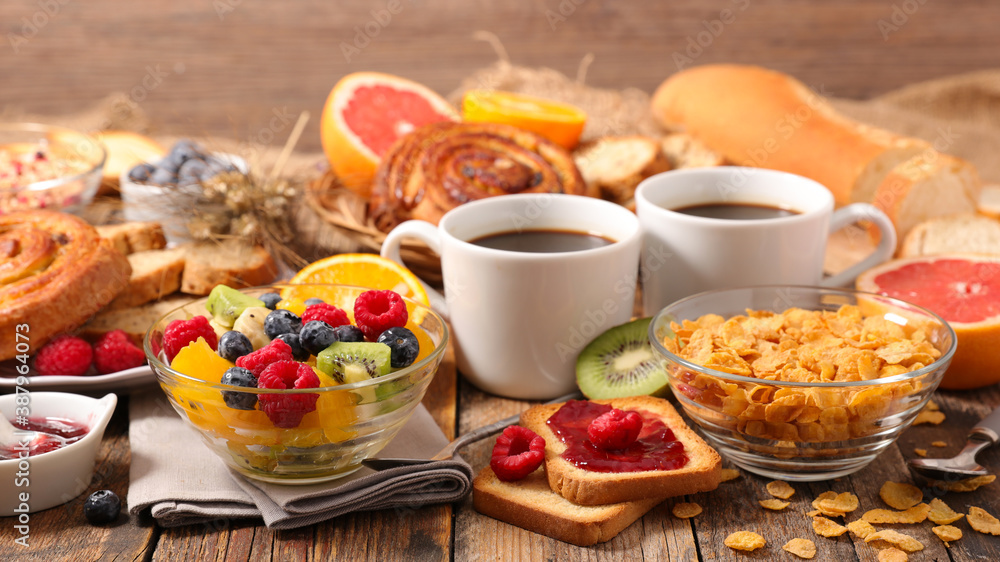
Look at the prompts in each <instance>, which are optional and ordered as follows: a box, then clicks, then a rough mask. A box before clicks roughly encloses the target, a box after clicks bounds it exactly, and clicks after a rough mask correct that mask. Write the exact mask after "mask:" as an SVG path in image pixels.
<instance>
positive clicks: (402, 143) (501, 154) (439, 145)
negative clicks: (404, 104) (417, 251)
mask: <svg viewBox="0 0 1000 562" xmlns="http://www.w3.org/2000/svg"><path fill="white" fill-rule="evenodd" d="M511 193H569V194H574V195H590V196H597V193H595V192H594V191H593V190H592V189H591V188H589V187H588V186H587V185H586V183H585V182H584V181H583V178H581V176H580V172H579V170H577V168H576V165H575V164H574V163H573V158H572V157H571V156H570V155H569V153H567V152H566V151H565V150H563V149H562V148H561V147H559V146H557V145H556V144H554V143H552V142H549V141H547V140H545V139H544V138H542V137H540V136H538V135H536V134H535V133H532V132H529V131H525V130H522V129H518V128H517V127H512V126H510V125H501V124H496V123H453V122H450V121H443V122H439V123H432V124H429V125H424V126H423V127H420V128H419V129H417V130H415V131H413V132H412V133H410V134H408V135H406V136H404V137H402V138H400V139H399V140H397V141H396V143H395V144H394V145H393V146H392V147H390V148H389V151H388V152H386V154H385V156H384V157H383V159H382V162H381V163H380V164H379V168H378V171H377V172H376V175H375V186H374V188H373V190H372V197H371V207H370V211H371V215H372V217H373V218H374V219H375V222H376V224H377V225H378V227H379V228H380V229H381V230H384V231H388V230H391V229H392V228H393V227H394V226H396V225H397V224H399V223H400V222H403V221H405V220H408V219H411V218H412V219H421V220H425V221H428V222H431V223H434V224H437V222H438V220H440V219H441V216H442V215H444V214H445V213H446V212H448V211H449V210H451V209H453V208H454V207H456V206H458V205H461V204H462V203H467V202H469V201H474V200H476V199H483V198H486V197H494V196H497V195H506V194H511Z"/></svg>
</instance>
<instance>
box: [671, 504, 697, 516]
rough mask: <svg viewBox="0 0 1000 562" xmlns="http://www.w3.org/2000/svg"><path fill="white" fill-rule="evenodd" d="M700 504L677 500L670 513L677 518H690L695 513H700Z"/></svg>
mask: <svg viewBox="0 0 1000 562" xmlns="http://www.w3.org/2000/svg"><path fill="white" fill-rule="evenodd" d="M701 511H702V509H701V506H700V505H698V504H696V503H694V502H678V503H675V504H674V507H673V509H672V510H671V513H673V514H674V517H676V518H678V519H690V518H692V517H695V516H696V515H701Z"/></svg>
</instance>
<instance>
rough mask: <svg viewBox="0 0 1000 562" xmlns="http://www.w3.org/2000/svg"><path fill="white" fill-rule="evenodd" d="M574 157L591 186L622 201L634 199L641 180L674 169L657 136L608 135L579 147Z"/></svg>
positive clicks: (603, 194)
mask: <svg viewBox="0 0 1000 562" xmlns="http://www.w3.org/2000/svg"><path fill="white" fill-rule="evenodd" d="M573 161H574V162H575V163H576V167H577V168H579V170H580V175H582V176H583V180H584V181H585V182H587V185H589V186H590V187H591V189H596V190H600V193H601V196H602V197H604V198H605V199H609V200H611V201H614V202H616V203H620V204H627V203H628V202H629V201H630V200H631V199H632V195H633V194H634V193H635V188H636V186H637V185H639V182H641V181H642V180H644V179H646V178H648V177H649V176H651V175H653V174H658V173H660V172H665V171H667V170H669V169H670V164H669V163H668V162H667V159H666V157H665V156H664V155H663V153H662V152H661V151H660V146H659V144H658V143H657V142H656V140H654V139H651V138H648V137H643V136H639V135H633V136H627V137H604V138H602V139H600V140H597V141H595V142H593V143H591V144H589V145H587V146H585V147H583V148H581V149H579V150H577V151H576V152H575V153H574V154H573Z"/></svg>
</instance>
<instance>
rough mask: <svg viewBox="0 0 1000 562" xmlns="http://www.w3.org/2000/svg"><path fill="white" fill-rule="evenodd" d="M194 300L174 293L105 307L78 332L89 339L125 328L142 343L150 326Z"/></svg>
mask: <svg viewBox="0 0 1000 562" xmlns="http://www.w3.org/2000/svg"><path fill="white" fill-rule="evenodd" d="M192 300H194V298H193V297H190V296H188V295H179V294H178V295H172V296H170V297H168V298H165V299H163V300H159V301H156V302H152V303H149V304H145V305H143V306H137V307H134V308H122V309H118V310H110V309H107V308H105V309H104V310H102V311H101V312H99V313H98V314H97V315H96V316H94V317H93V318H91V319H90V321H88V322H87V323H86V324H84V325H83V326H82V327H81V328H80V329H79V331H78V334H79V335H80V336H81V337H83V338H86V339H88V340H96V339H97V338H99V337H100V336H101V335H102V334H105V333H107V332H110V331H113V330H124V331H125V333H126V334H128V336H129V338H131V339H132V341H133V342H135V343H137V344H141V342H142V338H143V337H144V336H145V335H146V331H147V330H149V327H150V326H152V325H153V324H154V323H156V321H157V320H159V319H160V318H161V317H163V315H165V314H166V313H168V312H170V311H171V310H173V309H175V308H178V307H180V306H183V305H185V304H187V303H189V302H191V301H192Z"/></svg>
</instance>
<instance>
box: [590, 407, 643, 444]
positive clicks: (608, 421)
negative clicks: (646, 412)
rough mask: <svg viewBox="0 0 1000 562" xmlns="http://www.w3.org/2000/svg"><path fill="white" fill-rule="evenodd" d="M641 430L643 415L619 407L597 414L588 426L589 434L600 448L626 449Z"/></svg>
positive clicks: (591, 440)
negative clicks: (624, 410)
mask: <svg viewBox="0 0 1000 562" xmlns="http://www.w3.org/2000/svg"><path fill="white" fill-rule="evenodd" d="M640 431H642V416H640V415H639V413H638V412H623V411H621V410H619V409H618V408H615V409H613V410H610V411H607V412H604V413H603V414H601V415H599V416H597V417H596V418H594V421H592V422H590V425H589V426H587V436H588V437H590V442H591V443H593V444H594V446H596V447H597V448H598V449H624V448H626V447H628V446H629V445H631V444H632V443H635V440H636V439H638V438H639V432H640Z"/></svg>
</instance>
